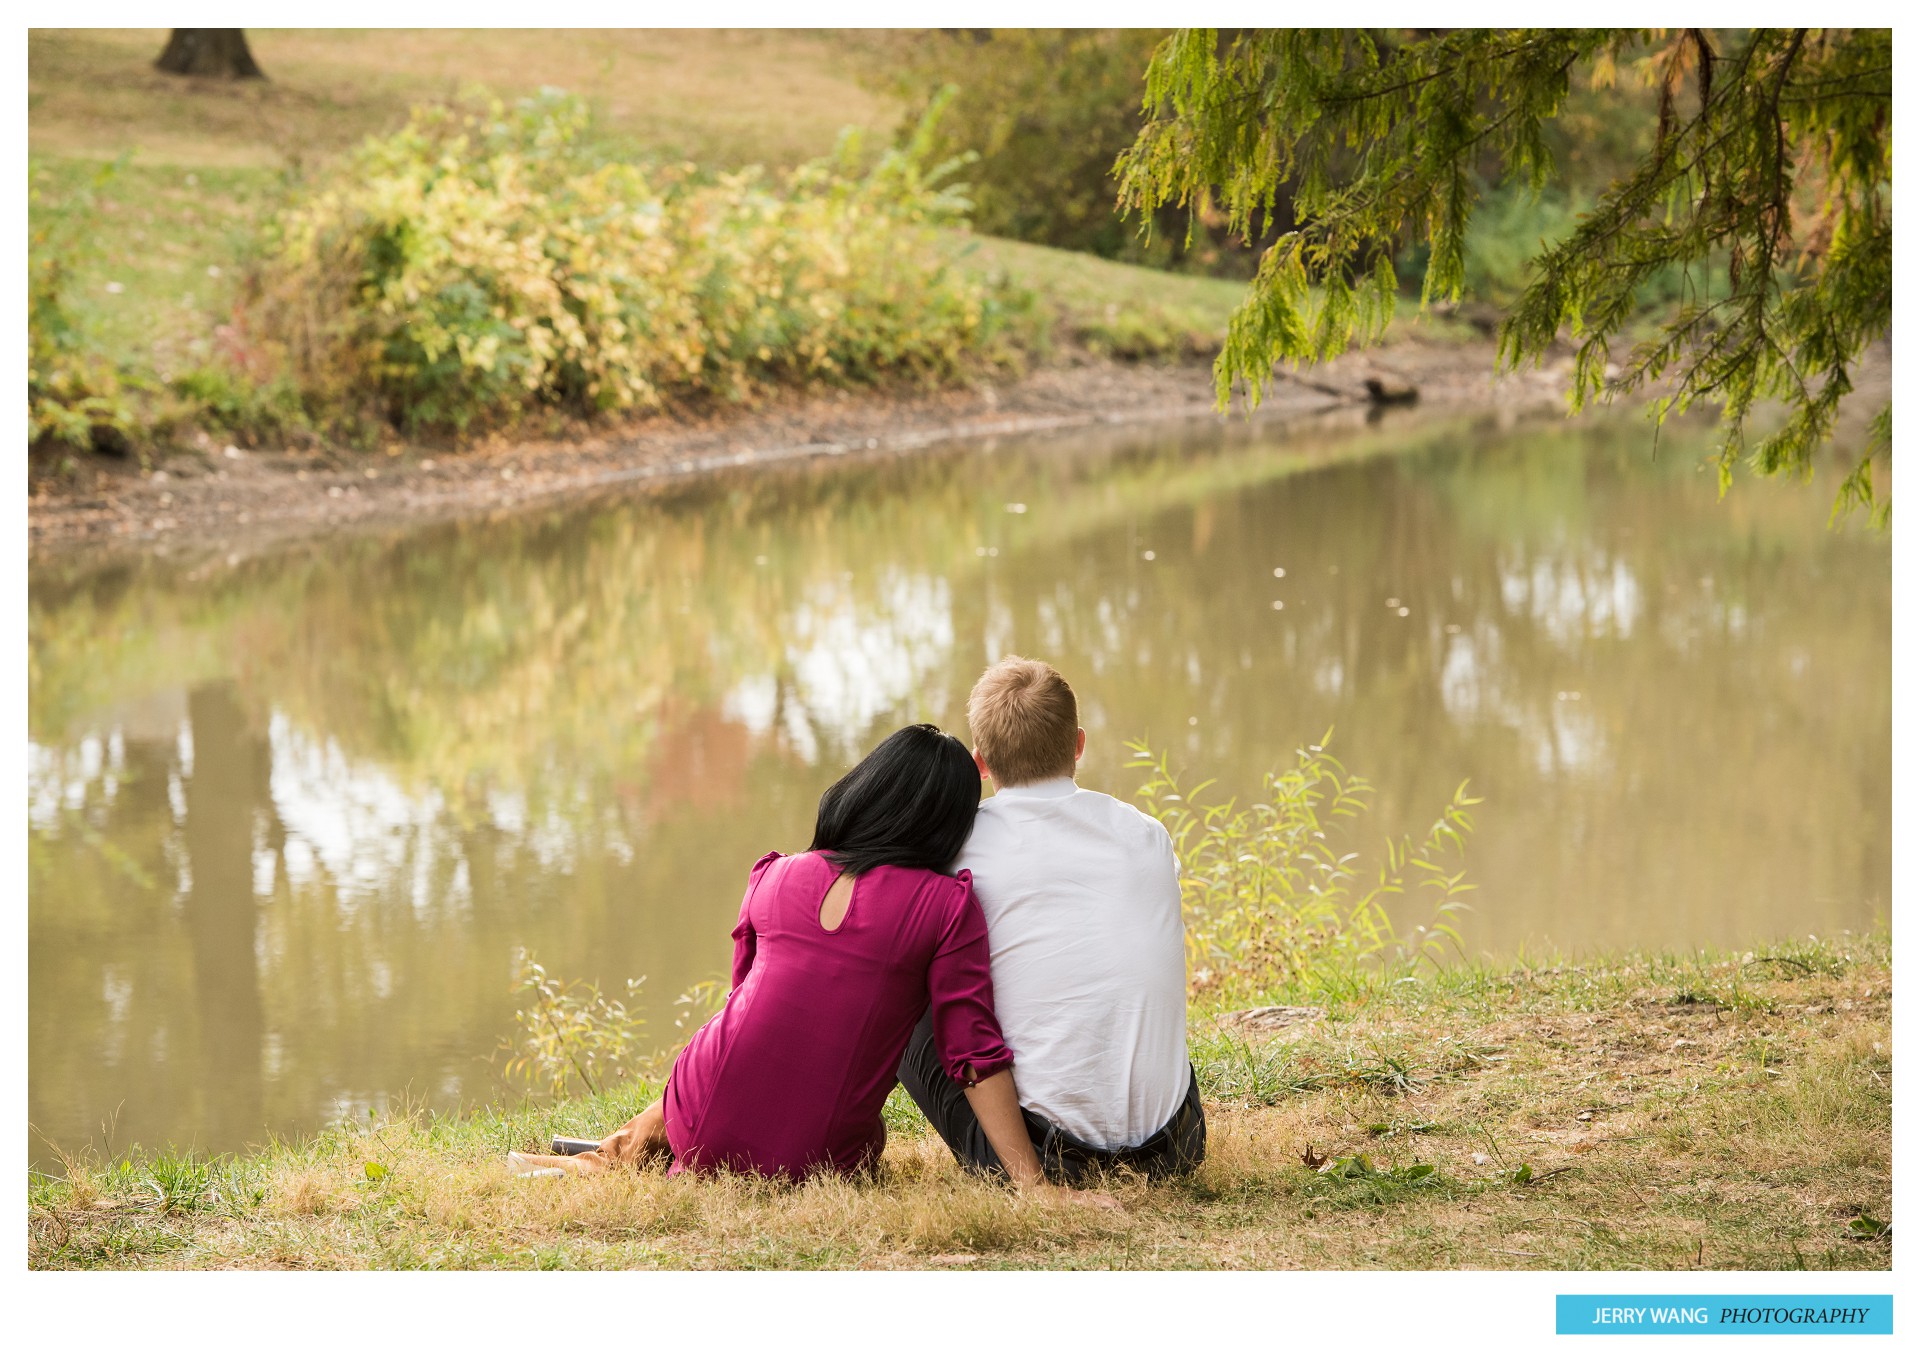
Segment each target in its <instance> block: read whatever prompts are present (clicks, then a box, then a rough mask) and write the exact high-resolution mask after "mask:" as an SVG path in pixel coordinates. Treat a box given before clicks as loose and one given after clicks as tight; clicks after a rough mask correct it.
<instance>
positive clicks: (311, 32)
mask: <svg viewBox="0 0 1920 1351" xmlns="http://www.w3.org/2000/svg"><path fill="white" fill-rule="evenodd" d="M166 34H167V30H166V29H163V28H120V29H57V28H56V29H35V30H31V31H30V32H29V34H28V39H27V127H28V144H29V146H30V148H31V150H32V153H34V154H36V155H59V156H73V157H79V158H87V159H112V158H114V157H115V156H117V155H120V154H122V153H127V152H134V153H135V163H136V164H141V165H151V166H169V167H178V168H207V169H214V168H219V169H241V168H248V169H258V168H272V169H278V168H282V167H285V166H287V165H290V164H298V163H302V162H306V161H309V160H311V159H313V158H314V157H315V156H318V155H324V154H329V153H332V152H335V151H338V150H341V149H343V148H345V147H346V146H348V145H351V144H352V143H353V142H355V141H357V140H359V139H360V138H361V137H363V136H366V135H369V134H371V133H373V132H377V131H383V130H387V129H390V128H391V127H392V126H393V125H395V124H396V123H398V122H399V121H401V120H402V119H404V118H405V116H406V112H407V108H408V107H409V105H411V104H413V103H416V102H421V101H427V100H435V99H444V98H448V97H452V96H455V95H457V94H459V93H460V92H461V91H462V90H463V89H464V88H466V87H468V86H470V85H485V86H486V87H488V88H490V89H492V90H493V91H494V92H496V93H499V94H502V95H506V96H510V97H511V96H516V95H522V94H530V93H533V92H535V91H536V90H538V89H540V88H541V87H543V86H552V87H556V88H560V89H565V90H568V91H570V92H572V93H576V94H580V95H583V96H584V97H586V98H588V99H590V100H592V101H593V102H594V103H595V105H596V106H597V108H598V109H599V110H600V112H601V113H602V115H603V117H604V119H605V124H606V126H607V128H608V129H609V130H611V131H612V132H614V133H616V134H619V135H622V136H625V137H628V138H631V139H632V140H633V141H634V142H635V143H636V144H639V145H644V146H646V147H648V148H650V149H653V150H655V151H657V152H659V153H662V154H666V155H677V156H684V157H686V158H690V159H694V160H696V161H698V162H700V163H704V164H718V165H737V164H748V163H765V164H774V165H790V164H796V163H798V162H800V161H801V160H804V159H808V158H810V157H812V156H815V155H819V154H823V153H825V152H826V151H827V150H828V149H829V148H830V147H831V146H832V145H833V141H834V137H835V136H836V135H837V134H838V133H839V131H840V129H841V128H842V127H845V126H860V127H869V128H873V129H875V130H876V131H891V130H892V128H893V126H894V124H895V123H896V122H897V121H898V119H899V116H900V110H899V109H898V108H897V107H896V106H895V105H894V104H892V103H891V102H890V101H888V100H886V99H884V98H882V97H880V96H878V95H877V94H875V93H874V92H872V91H871V90H869V89H868V88H867V87H865V86H864V85H862V84H861V83H860V81H859V80H858V79H857V78H856V68H857V62H858V61H859V59H860V57H861V55H862V54H863V53H864V52H865V51H866V45H867V44H866V40H865V39H863V38H862V37H861V36H860V35H858V34H836V33H832V32H822V31H817V30H814V31H788V30H780V29H767V30H757V29H693V28H689V29H607V30H597V31H588V30H579V29H550V28H538V29H452V28H449V29H400V30H387V29H275V28H255V29H249V30H247V39H248V43H249V45H250V46H251V47H252V49H253V53H254V56H255V58H256V59H257V60H258V61H259V62H260V65H261V67H262V69H264V70H265V71H266V72H267V76H268V79H267V80H266V81H265V82H260V81H244V82H238V83H229V82H224V81H205V80H185V79H182V78H180V77H178V76H172V75H163V74H161V73H160V72H159V71H157V70H155V69H154V68H153V60H154V58H155V57H156V56H158V55H159V52H160V48H161V46H162V45H163V44H164V43H165V41H166Z"/></svg>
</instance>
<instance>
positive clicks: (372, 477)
mask: <svg viewBox="0 0 1920 1351" xmlns="http://www.w3.org/2000/svg"><path fill="white" fill-rule="evenodd" d="M1494 369H1495V361H1494V352H1493V348H1492V345H1491V343H1483V342H1464V343H1445V344H1442V343H1423V342H1413V341H1403V342H1400V343H1397V344H1395V345H1394V346H1392V347H1391V348H1389V349H1387V350H1386V351H1385V352H1382V353H1375V354H1356V355H1353V356H1349V357H1346V358H1343V359H1341V360H1340V361H1337V362H1333V363H1330V364H1329V365H1327V366H1323V367H1320V368H1317V369H1315V370H1313V371H1311V372H1303V373H1302V374H1301V375H1299V376H1291V377H1284V378H1282V379H1281V380H1279V381H1277V382H1276V383H1275V386H1274V388H1273V391H1272V394H1271V396H1270V397H1269V399H1268V400H1267V401H1266V402H1265V403H1263V404H1262V405H1261V408H1260V410H1259V412H1258V413H1257V414H1256V416H1258V417H1261V418H1288V417H1299V416H1302V415H1306V414H1310V413H1314V412H1318V411H1322V410H1326V409H1331V408H1337V407H1340V406H1342V405H1356V406H1357V405H1364V404H1365V403H1366V402H1367V401H1368V399H1369V393H1368V389H1367V383H1366V382H1367V380H1368V378H1369V377H1374V378H1381V377H1384V383H1385V385H1386V386H1387V387H1388V388H1389V389H1390V388H1391V387H1392V386H1393V385H1395V384H1396V383H1397V382H1400V381H1404V382H1406V383H1408V384H1410V385H1411V386H1413V387H1414V388H1416V389H1417V390H1418V393H1419V402H1420V404H1421V405H1422V406H1440V407H1449V406H1452V407H1472V406H1493V405H1495V404H1498V405H1502V406H1509V407H1528V408H1540V407H1549V406H1552V405H1554V404H1556V403H1557V402H1558V401H1559V400H1560V399H1561V398H1562V392H1563V391H1564V389H1565V385H1566V376H1567V371H1568V363H1567V362H1566V361H1564V360H1562V361H1559V362H1556V363H1550V364H1548V365H1547V366H1546V367H1545V368H1543V369H1541V370H1533V371H1526V372H1523V373H1521V374H1519V375H1515V376H1510V377H1507V378H1504V379H1499V380H1496V379H1495V378H1494V377H1493V372H1494ZM1218 416H1220V414H1219V413H1218V412H1217V411H1216V410H1215V408H1214V404H1213V381H1212V372H1211V369H1210V367H1209V366H1208V364H1207V363H1205V362H1191V363H1185V364H1176V365H1150V364H1124V363H1118V362H1110V361H1091V360H1088V361H1083V362H1081V363H1079V364H1074V365H1065V366H1055V367H1050V368H1047V369H1043V370H1040V371H1037V372H1035V373H1033V374H1031V375H1028V376H1026V377H1024V378H1022V379H1019V380H1013V381H1008V382H1004V383H999V384H983V385H977V386H973V387H970V388H959V389H952V390H944V391H939V392H925V393H904V394H903V393H899V392H880V391H860V392H852V391H836V392H833V393H830V394H816V395H813V396H800V395H793V396H788V397H784V398H781V399H778V400H775V401H770V402H768V403H765V404H762V405H760V406H758V407H756V408H753V409H751V410H744V411H734V412H729V413H726V414H724V415H714V416H708V417H703V418H697V419H696V418H676V417H669V416H661V417H655V418H651V419H648V420H645V421H641V422H637V423H633V424H629V425H627V426H624V427H621V428H619V429H615V430H609V431H607V432H605V433H602V434H598V435H594V436H582V437H580V438H577V439H571V440H564V441H551V440H550V441H534V442H520V443H514V444H501V445H492V446H480V447H476V448H473V449H470V450H465V451H461V452H458V453H447V452H444V451H440V452H435V451H433V450H431V449H426V448H410V449H402V450H399V451H398V452H397V453H389V454H374V455H355V454H351V453H341V452H302V451H273V450H258V451H254V450H244V449H242V448H240V447H237V446H227V445H225V444H222V443H219V442H217V441H212V440H209V441H206V442H205V443H204V444H203V445H201V446H200V447H198V448H196V449H194V450H191V451H186V452H181V453H175V454H173V455H171V456H170V457H168V458H167V459H166V460H165V461H163V462H161V463H159V464H156V465H154V466H152V467H151V468H150V469H148V470H142V469H141V468H140V467H139V466H138V465H137V464H134V463H133V462H130V461H114V460H109V459H107V458H105V457H100V456H93V457H89V458H88V459H87V460H86V461H85V462H84V463H83V464H82V466H81V468H80V469H79V471H78V472H77V473H75V474H71V475H67V476H65V477H53V476H46V477H41V478H39V479H38V480H36V481H35V482H34V483H33V485H32V489H33V491H32V496H31V498H30V505H29V513H28V520H29V529H30V539H31V556H32V558H33V560H34V561H35V562H41V561H51V560H53V559H55V558H61V557H73V556H77V555H86V556H89V557H93V556H99V555H102V554H110V555H124V554H126V553H128V552H133V553H155V554H175V555H183V554H184V555H196V554H202V553H210V552H241V553H253V552H257V551H259V550H260V549H262V548H265V547H269V546H271V545H272V544H274V543H276V542H279V541H282V540H285V539H290V538H296V537H303V536H311V535H314V534H318V533H326V532H331V531H336V530H342V529H359V528H369V527H380V528H391V527H393V526H396V525H404V524H407V523H411V522H423V521H430V520H440V519H446V518H449V517H457V516H462V515H473V514H481V513H490V512H494V511H499V510H503V509H512V508H514V507H517V506H520V505H522V504H528V503H533V502H547V501H551V500H552V499H554V498H557V497H568V496H576V495H583V494H587V493H591V492H596V491H607V490H610V489H614V488H617V487H618V486H620V485H628V484H631V485H636V486H637V485H643V484H648V483H659V482H664V481H667V480H670V479H673V478H676V477H683V476H686V475H692V474H699V473H703V472H708V471H711V470H714V469H719V468H723V467H730V466H737V465H743V464H760V463H772V462H776V461H781V460H790V459H796V458H804V457H810V456H822V455H844V454H849V453H858V454H898V453H908V452H912V451H916V450H920V449H923V448H925V447H927V446H931V445H936V444H939V443H942V442H948V441H954V440H959V439H966V438H973V437H984V436H1004V435H1017V434H1022V433H1029V432H1039V431H1050V430H1055V429H1063V428H1070V427H1077V426H1087V425H1092V424H1098V423H1124V422H1142V421H1158V420H1168V419H1176V418H1211V417H1218ZM1232 416H1239V414H1233V415H1232Z"/></svg>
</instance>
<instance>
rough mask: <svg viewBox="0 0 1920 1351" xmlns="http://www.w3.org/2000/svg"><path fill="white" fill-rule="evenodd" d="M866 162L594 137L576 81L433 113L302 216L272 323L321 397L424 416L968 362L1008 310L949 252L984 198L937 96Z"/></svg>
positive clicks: (729, 394) (288, 235)
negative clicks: (963, 184) (960, 165)
mask: <svg viewBox="0 0 1920 1351" xmlns="http://www.w3.org/2000/svg"><path fill="white" fill-rule="evenodd" d="M938 111H939V109H938V108H935V109H934V110H932V113H931V114H930V116H929V119H928V120H927V121H926V122H925V123H924V124H923V126H922V128H921V131H920V134H918V135H917V136H916V137H915V138H914V139H913V140H912V141H910V142H909V143H908V144H906V145H904V146H901V147H899V148H896V149H894V150H891V151H889V152H888V153H886V154H885V155H883V156H882V157H881V158H880V159H879V161H878V162H877V163H876V164H875V165H874V166H873V168H872V169H871V170H868V171H866V172H864V173H861V172H860V171H859V170H858V169H857V165H858V162H859V157H860V150H859V146H858V143H857V139H856V138H855V137H854V134H853V133H849V134H848V135H847V136H845V137H843V138H842V142H841V146H840V148H839V150H838V151H837V152H836V154H835V156H833V157H832V158H830V159H827V160H821V161H817V162H814V163H811V164H807V165H803V166H801V167H800V168H799V169H797V170H794V171H793V172H792V173H790V174H788V175H785V176H784V177H783V178H782V179H780V180H779V181H772V180H770V179H769V177H768V176H767V175H766V174H765V173H764V172H763V171H761V170H759V169H747V170H743V171H741V172H738V173H731V174H721V175H717V176H713V177H702V176H700V175H698V174H697V173H695V172H694V171H693V170H692V169H691V167H690V166H684V165H683V166H676V167H666V168H645V167H642V166H640V165H637V164H631V163H621V162H613V161H610V160H608V159H607V158H605V157H604V156H603V155H601V154H599V153H597V152H596V151H595V149H594V148H593V145H594V143H593V140H592V138H591V137H590V136H589V135H588V134H587V133H588V131H589V118H588V114H587V111H586V108H585V105H584V104H582V103H581V102H580V101H579V100H578V99H574V98H570V97H567V96H563V95H557V94H547V95H543V96H541V97H540V98H537V99H532V100H527V101H523V102H521V103H519V104H517V105H515V106H514V107H513V108H511V109H509V108H507V107H506V106H504V105H502V104H499V103H497V102H496V103H493V104H491V105H489V106H488V107H487V108H486V109H485V110H483V111H472V110H462V109H458V108H449V107H438V108H423V109H419V110H416V112H415V113H414V115H413V117H412V118H411V119H410V120H409V122H408V123H407V125H406V126H405V127H404V128H403V129H402V130H400V131H399V132H397V133H395V134H393V135H391V136H385V137H377V138H373V139H370V140H369V141H367V142H366V143H365V144H363V145H362V146H361V148H360V149H359V151H358V152H357V153H356V154H354V155H353V156H351V157H350V159H349V160H348V161H347V162H346V163H345V164H344V165H343V166H342V167H341V168H340V169H339V170H338V171H337V172H336V173H334V174H333V175H332V176H331V177H330V178H328V179H326V180H324V181H323V182H322V183H321V184H320V185H319V186H318V187H317V188H316V189H315V190H313V191H311V192H310V193H308V194H307V195H306V196H305V197H304V199H303V200H300V201H298V202H296V203H295V204H294V205H292V206H290V207H289V208H288V209H287V210H286V211H285V212H283V213H282V215H281V216H280V218H279V220H278V222H277V225H276V235H275V239H274V242H273V244H272V246H271V248H270V256H269V259H268V261H267V262H266V264H265V265H264V266H263V268H262V269H261V271H260V273H259V275H258V276H257V277H256V278H255V281H254V285H253V295H252V301H251V310H252V314H251V316H250V321H251V322H252V331H253V332H255V333H257V334H258V335H259V336H258V338H257V339H256V341H257V342H259V343H260V344H262V345H263V346H265V347H268V348H271V349H273V352H272V355H273V357H274V358H275V359H276V360H278V361H280V362H284V363H285V365H286V366H287V368H288V369H290V370H291V371H292V373H293V375H294V377H295V378H296V379H297V380H298V382H299V383H300V384H301V386H302V387H303V388H304V389H306V390H307V391H308V393H309V396H310V397H312V398H315V399H317V401H318V402H320V403H322V404H325V405H328V406H332V407H335V408H337V409H349V410H350V409H353V408H354V406H355V405H356V404H358V403H360V402H362V401H363V400H364V398H365V397H366V396H368V395H371V396H372V397H373V399H374V400H375V401H376V408H375V410H374V411H375V412H376V413H377V415H378V416H379V417H380V418H382V419H383V420H384V421H387V422H389V423H392V424H394V425H397V426H399V427H401V428H403V429H405V430H408V431H419V430H429V429H450V430H453V431H463V430H467V429H469V428H475V427H481V426H500V425H505V424H508V423H511V422H512V421H514V420H515V419H517V418H519V417H520V416H522V415H524V414H525V413H527V412H528V411H530V410H533V409H536V408H540V407H548V408H557V409H560V410H562V411H565V412H567V413H571V414H576V415H580V414H584V415H591V414H595V413H604V412H613V411H620V410H629V409H652V408H658V407H660V406H662V405H663V404H666V403H667V402H669V401H671V400H675V399H680V398H688V397H695V396H718V397H721V398H726V399H732V400H738V399H743V398H747V397H750V396H751V395H752V394H753V393H754V392H755V391H756V390H758V389H761V388H763V387H766V386H771V385H775V384H780V383H785V382H800V381H829V382H836V381H859V380H874V379H879V378H882V377H888V376H904V377H911V378H929V379H930V378H935V377H941V376H947V375H951V374H952V373H954V372H955V371H957V370H959V369H960V368H962V367H963V366H964V365H966V364H967V363H968V362H970V361H973V360H976V359H978V358H980V357H981V356H982V355H983V354H986V353H989V352H990V351H992V350H994V349H995V340H996V336H997V334H998V333H999V331H1000V330H1001V328H1002V327H1003V325H1004V320H1005V318H1006V317H1007V312H1008V306H1007V305H1006V303H1005V301H1004V297H1003V296H1000V295H996V294H995V293H993V292H992V291H990V289H989V288H988V287H987V286H985V285H984V284H983V283H981V282H980V281H978V280H975V279H973V278H970V277H968V276H967V275H965V274H963V273H961V272H958V271H956V270H952V269H950V268H948V267H946V266H945V265H943V263H942V262H941V261H940V259H939V257H938V254H937V252H936V251H935V250H934V249H932V248H931V247H929V238H928V232H929V229H930V227H933V226H937V225H942V224H952V223H957V222H959V221H961V220H962V219H963V218H964V215H965V211H966V208H967V205H968V203H967V201H966V199H965V198H964V197H962V196H960V195H959V194H958V193H957V192H956V191H954V190H953V189H952V188H950V187H943V186H942V182H943V180H944V179H945V178H946V177H947V176H948V175H950V174H951V172H952V171H953V169H954V168H956V167H957V165H956V164H955V163H953V162H948V163H946V164H942V165H939V166H937V167H932V168H929V167H928V164H927V156H928V152H929V149H930V147H931V138H932V126H933V122H932V117H933V116H934V115H937V113H938Z"/></svg>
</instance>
